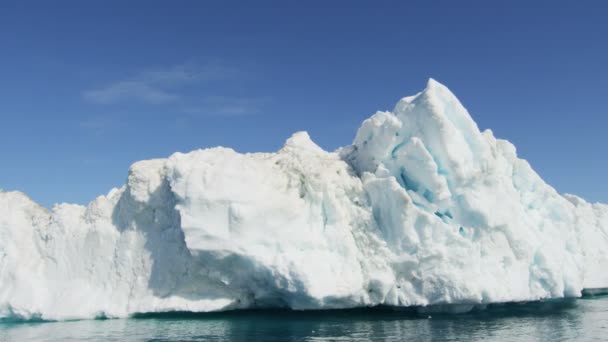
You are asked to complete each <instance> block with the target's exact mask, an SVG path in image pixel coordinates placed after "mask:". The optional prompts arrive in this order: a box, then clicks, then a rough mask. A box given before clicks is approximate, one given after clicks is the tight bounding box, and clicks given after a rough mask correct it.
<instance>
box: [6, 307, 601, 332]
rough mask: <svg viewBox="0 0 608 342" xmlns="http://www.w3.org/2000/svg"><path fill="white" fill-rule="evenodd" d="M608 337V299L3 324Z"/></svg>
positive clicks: (11, 327) (30, 328)
mask: <svg viewBox="0 0 608 342" xmlns="http://www.w3.org/2000/svg"><path fill="white" fill-rule="evenodd" d="M605 336H608V298H600V299H594V300H578V301H576V302H570V303H565V304H564V303H560V304H559V305H557V306H556V305H554V304H551V305H550V306H548V307H543V306H541V305H538V304H527V305H520V306H517V305H510V306H499V307H493V308H490V309H489V310H487V311H483V312H475V313H469V314H461V315H432V317H430V318H429V317H428V316H426V315H425V316H420V315H412V314H411V313H409V312H395V311H389V310H359V311H332V312H307V313H290V312H285V311H258V312H244V313H224V314H210V315H165V316H152V317H149V316H148V317H145V318H136V319H125V320H96V321H74V322H47V323H0V341H53V342H54V341H101V340H103V341H369V340H374V341H403V340H416V341H431V340H432V341H463V340H464V341H530V340H536V341H563V340H575V339H576V340H584V341H593V340H597V341H600V340H602V339H604V337H605Z"/></svg>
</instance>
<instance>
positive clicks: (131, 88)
mask: <svg viewBox="0 0 608 342" xmlns="http://www.w3.org/2000/svg"><path fill="white" fill-rule="evenodd" d="M237 74H238V72H237V71H236V70H235V69H233V68H229V67H225V66H221V65H217V64H208V65H205V66H198V65H196V64H182V65H177V66H174V67H171V68H167V69H159V70H148V71H144V72H141V73H139V74H137V75H135V76H133V77H131V78H128V79H124V80H118V81H116V82H113V83H111V84H107V85H105V86H101V87H97V88H94V89H89V90H85V91H84V92H83V93H82V96H83V98H84V99H85V100H87V101H90V102H93V103H98V104H113V103H119V102H124V101H135V102H139V103H144V104H152V105H157V104H164V103H171V102H177V101H178V100H179V99H180V98H181V97H182V96H181V95H180V92H179V90H180V89H181V88H184V87H188V86H193V85H197V84H201V83H208V82H212V81H221V80H226V79H230V78H234V77H236V76H237Z"/></svg>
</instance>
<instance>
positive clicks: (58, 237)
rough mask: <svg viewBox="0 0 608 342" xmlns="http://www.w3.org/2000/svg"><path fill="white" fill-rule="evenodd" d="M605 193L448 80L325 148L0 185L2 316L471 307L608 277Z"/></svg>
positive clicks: (303, 143)
mask: <svg viewBox="0 0 608 342" xmlns="http://www.w3.org/2000/svg"><path fill="white" fill-rule="evenodd" d="M606 269H608V206H606V205H602V204H590V203H587V202H585V201H584V200H583V199H581V198H578V197H576V196H572V195H560V194H559V193H558V192H556V191H555V190H554V189H553V188H552V187H551V186H549V185H547V184H546V183H545V182H544V181H543V180H542V179H541V178H540V177H539V176H538V175H537V174H536V173H535V172H534V170H533V169H532V168H531V167H530V165H529V164H528V163H527V162H526V161H525V160H522V159H519V158H517V155H516V152H515V147H514V146H513V145H512V144H510V143H509V142H507V141H505V140H500V139H496V138H495V137H494V135H493V134H492V132H491V131H489V130H486V131H484V132H480V131H479V129H478V127H477V125H476V124H475V122H474V121H473V120H472V119H471V117H470V116H469V114H468V112H467V111H466V109H465V108H464V107H463V106H462V105H461V104H460V102H459V101H458V99H456V97H455V96H454V95H453V94H452V93H451V92H450V91H449V90H448V89H447V88H446V87H445V86H443V85H441V84H439V83H437V82H436V81H433V80H430V81H429V82H428V85H427V87H426V89H425V90H424V91H423V92H421V93H419V94H417V95H415V96H411V97H406V98H403V99H402V100H400V101H399V102H398V103H397V105H396V107H395V109H394V110H393V111H392V112H378V113H376V114H374V115H373V116H372V117H371V118H369V119H367V120H365V121H364V122H363V124H362V126H361V128H360V129H359V131H358V132H357V135H356V137H355V139H354V142H353V144H352V145H350V146H347V147H344V148H341V149H339V150H338V151H335V152H326V151H324V150H322V149H321V148H320V147H319V146H317V145H315V143H314V142H312V141H311V139H310V138H309V136H308V134H306V133H304V132H299V133H296V134H294V135H293V136H292V137H291V138H289V139H288V140H287V142H286V143H285V146H284V147H283V148H282V149H281V150H280V151H278V152H276V153H254V154H239V153H237V152H235V151H234V150H232V149H229V148H211V149H205V150H198V151H193V152H190V153H186V154H183V153H175V154H173V155H172V156H170V157H169V158H168V159H157V160H146V161H141V162H137V163H135V164H134V165H133V166H132V167H131V168H130V170H129V175H128V180H127V184H126V185H125V186H123V187H122V188H120V189H113V190H112V191H110V193H109V194H108V195H106V196H100V197H98V198H97V199H96V200H94V201H93V202H91V203H90V204H89V205H88V206H81V205H73V204H58V205H55V206H54V207H53V209H52V210H50V211H49V210H47V209H45V208H43V207H41V206H40V205H38V204H36V203H34V202H33V201H32V200H30V199H29V198H28V197H27V196H26V195H24V194H22V193H20V192H1V193H0V317H20V318H25V319H27V318H41V319H74V318H92V317H99V316H104V317H125V316H129V315H131V314H134V313H141V312H159V311H171V310H180V311H214V310H230V309H241V308H260V307H285V308H292V309H325V308H351V307H361V306H375V305H388V306H398V307H404V306H419V307H422V308H424V307H429V306H432V307H437V306H439V307H442V306H445V305H447V304H458V305H457V306H453V307H456V308H459V310H460V309H464V310H466V309H467V308H471V307H474V306H477V305H479V306H483V305H485V304H488V303H496V302H511V301H529V300H539V299H546V298H561V297H577V296H580V295H581V291H582V290H583V289H584V288H597V287H606V286H608V272H606Z"/></svg>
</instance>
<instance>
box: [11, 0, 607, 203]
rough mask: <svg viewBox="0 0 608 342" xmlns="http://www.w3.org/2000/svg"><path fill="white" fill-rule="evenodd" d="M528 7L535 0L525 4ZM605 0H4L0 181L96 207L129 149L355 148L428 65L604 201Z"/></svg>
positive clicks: (566, 186)
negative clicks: (378, 114) (303, 143)
mask: <svg viewBox="0 0 608 342" xmlns="http://www.w3.org/2000/svg"><path fill="white" fill-rule="evenodd" d="M532 2H533V3H534V4H531V3H532ZM607 18H608V1H567V2H560V1H546V2H541V1H367V2H358V1H272V2H270V1H255V2H254V1H242V2H232V1H164V2H159V1H10V0H5V1H2V2H0V117H1V121H0V188H3V189H5V190H21V191H24V192H26V193H27V194H29V195H30V196H31V197H32V198H33V199H34V200H36V201H38V202H40V203H41V204H43V205H45V206H51V205H52V204H53V203H55V202H64V201H67V202H76V203H86V202H88V201H90V200H91V199H93V198H95V197H96V196H97V195H99V194H105V193H107V191H108V190H110V189H111V188H112V187H115V186H120V185H122V184H123V183H124V181H125V179H126V175H127V169H128V167H129V165H130V164H131V163H132V162H134V161H137V160H141V159H148V158H157V157H166V156H168V155H170V154H171V153H173V152H175V151H182V152H186V151H190V150H193V149H197V148H205V147H212V146H216V145H223V146H229V147H233V148H235V149H236V150H237V151H241V152H255V151H275V150H277V149H278V148H280V147H281V146H282V144H283V142H284V140H285V139H286V138H288V137H289V136H290V135H291V134H292V133H293V132H295V131H299V130H306V131H308V132H309V133H310V135H311V136H312V138H313V140H315V141H316V142H317V143H318V144H319V145H321V146H322V147H323V148H325V149H329V150H333V149H335V148H337V147H339V146H342V145H346V144H349V143H351V142H352V139H353V137H354V135H355V132H356V129H357V128H358V126H359V124H360V123H361V121H362V120H363V119H365V118H366V117H368V116H370V115H371V114H373V113H374V112H375V111H376V110H390V109H392V108H393V106H394V104H395V103H396V101H397V100H398V99H399V98H401V97H403V96H405V95H411V94H414V93H416V92H418V91H420V90H422V88H424V86H425V84H426V80H427V78H429V77H433V78H435V79H437V80H438V81H440V82H442V83H444V84H446V85H447V86H448V87H449V88H450V89H451V90H452V91H453V92H454V93H455V94H456V95H457V96H458V97H459V98H460V100H461V101H462V102H463V103H464V105H465V106H466V107H467V108H468V109H469V111H470V112H471V114H472V116H473V118H474V119H475V120H476V121H477V123H478V125H479V126H480V128H482V129H485V128H491V129H492V130H493V131H494V133H495V135H496V136H498V137H500V138H505V139H508V140H510V141H512V142H513V143H514V144H515V145H516V146H517V148H518V153H519V154H520V156H522V157H523V158H526V159H528V160H529V161H530V163H531V164H532V166H533V167H534V168H535V169H536V170H537V171H538V172H539V173H540V175H541V176H542V177H543V178H544V179H545V180H546V181H547V182H548V183H550V184H552V185H553V186H555V187H556V188H557V190H558V191H560V192H569V193H574V194H578V195H581V196H583V197H585V198H587V199H589V200H592V201H603V202H608V185H607V182H606V181H605V178H604V177H606V170H607V169H608V155H607V154H606V152H605V150H606V147H608V143H607V142H606V137H607V134H606V130H607V128H608V109H607V107H608V106H607V101H608V19H607Z"/></svg>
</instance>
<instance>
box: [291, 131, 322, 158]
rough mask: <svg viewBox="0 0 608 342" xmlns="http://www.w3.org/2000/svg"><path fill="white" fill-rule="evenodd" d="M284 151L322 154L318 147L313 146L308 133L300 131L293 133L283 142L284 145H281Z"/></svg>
mask: <svg viewBox="0 0 608 342" xmlns="http://www.w3.org/2000/svg"><path fill="white" fill-rule="evenodd" d="M283 149H284V150H297V151H306V152H313V153H319V152H324V151H323V149H322V148H321V147H319V145H317V144H315V143H314V142H313V141H312V139H311V138H310V135H308V132H306V131H300V132H296V133H294V134H293V135H292V136H291V137H290V138H289V139H287V141H285V145H283Z"/></svg>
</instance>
